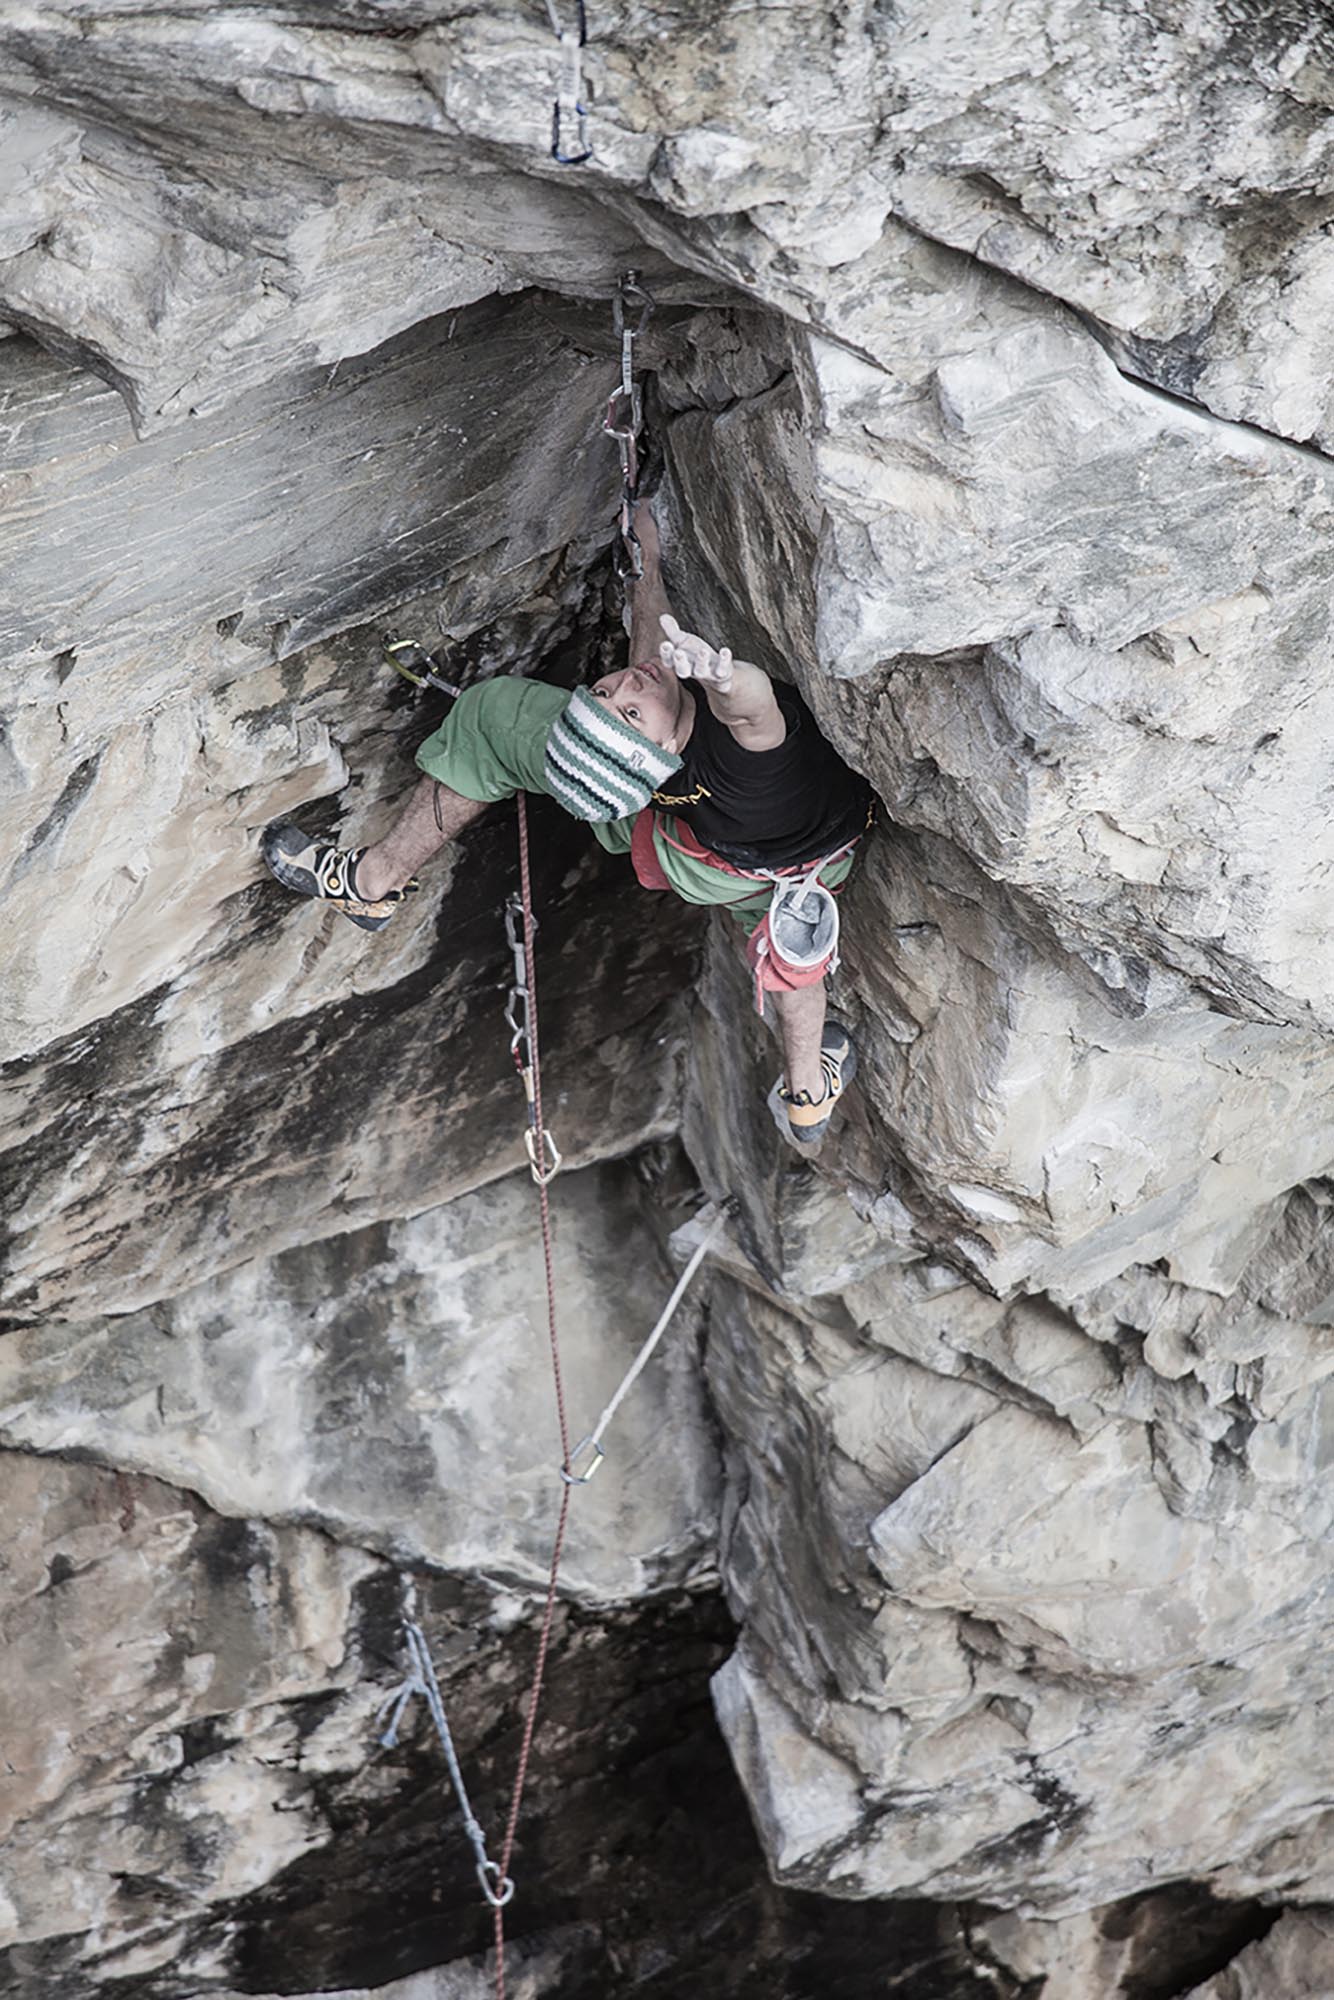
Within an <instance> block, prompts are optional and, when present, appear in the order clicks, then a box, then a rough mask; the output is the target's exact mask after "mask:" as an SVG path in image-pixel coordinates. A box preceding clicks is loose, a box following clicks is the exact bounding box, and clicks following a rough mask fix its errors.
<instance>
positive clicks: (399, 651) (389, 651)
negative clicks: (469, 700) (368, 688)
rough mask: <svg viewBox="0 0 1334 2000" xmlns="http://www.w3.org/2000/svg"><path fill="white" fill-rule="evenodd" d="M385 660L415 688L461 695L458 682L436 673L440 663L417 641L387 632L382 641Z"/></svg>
mask: <svg viewBox="0 0 1334 2000" xmlns="http://www.w3.org/2000/svg"><path fill="white" fill-rule="evenodd" d="M381 643H382V645H383V648H384V656H385V659H386V660H387V661H388V662H389V665H390V666H391V667H392V668H393V670H394V672H395V673H396V674H402V676H403V678H404V680H405V681H411V683H412V685H413V687H433V688H439V689H440V690H441V692H442V693H444V694H452V695H460V694H462V693H463V689H462V688H461V687H460V686H459V685H458V683H457V681H447V680H445V679H444V677H443V676H442V675H440V674H438V673H437V672H436V668H437V667H438V666H439V664H440V662H439V661H438V660H437V658H436V656H435V654H434V653H428V652H427V650H426V648H425V646H419V645H418V644H417V641H416V640H415V639H399V638H396V637H395V636H394V634H393V633H392V632H386V633H385V635H384V638H383V640H382V642H381Z"/></svg>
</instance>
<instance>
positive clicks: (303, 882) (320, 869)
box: [260, 820, 417, 931]
mask: <svg viewBox="0 0 1334 2000" xmlns="http://www.w3.org/2000/svg"><path fill="white" fill-rule="evenodd" d="M260 852H261V853H262V855H263V856H264V859H265V861H266V862H267V864H268V866H269V869H270V871H271V872H272V873H273V874H274V875H276V876H277V878H278V880H279V881H280V882H281V883H282V885H283V887H284V889H292V890H294V891H295V892H296V894H297V895H298V896H314V897H316V898H318V900H319V901H320V902H322V903H329V904H331V905H332V907H333V908H334V909H335V910H341V912H342V914H343V915H344V916H345V917H347V918H348V919H349V920H350V921H351V922H352V923H354V924H356V925H357V927H358V928H359V929H360V930H363V931H382V930H383V929H384V927H385V925H386V924H387V923H388V922H389V919H390V918H391V917H392V916H393V914H394V911H395V910H396V909H397V908H398V906H399V904H400V903H401V902H402V901H403V900H404V898H405V897H406V896H407V895H408V894H409V892H410V891H411V890H413V889H415V888H416V887H417V881H416V877H415V876H414V878H413V880H412V881H411V882H409V883H408V885H407V888H405V889H391V890H390V891H389V894H388V895H387V896H381V897H380V899H379V901H378V902H375V903H368V902H367V901H366V899H365V898H364V897H362V896H359V895H358V894H357V889H356V882H357V863H358V862H359V861H360V859H361V857H362V855H363V854H364V853H365V852H366V850H365V848H364V847H358V848H357V849H356V850H355V852H353V853H348V851H347V850H346V849H345V848H342V847H334V846H325V845H323V844H322V843H320V842H318V841H314V840H312V839H311V838H310V835H309V834H306V833H303V832H302V831H301V828H300V827H299V826H294V825H293V824H292V822H291V821H290V820H285V821H283V822H281V823H280V824H279V825H277V826H269V827H266V828H265V829H264V837H263V839H262V840H261V842H260Z"/></svg>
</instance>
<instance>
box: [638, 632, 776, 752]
mask: <svg viewBox="0 0 1334 2000" xmlns="http://www.w3.org/2000/svg"><path fill="white" fill-rule="evenodd" d="M662 629H663V632H664V634H665V637H664V638H663V640H662V643H661V645H660V646H659V648H658V655H659V658H660V659H661V660H662V663H663V665H664V666H666V667H670V668H671V669H672V672H673V673H675V674H678V675H679V676H680V678H681V679H682V680H683V681H686V680H693V681H696V682H697V683H698V684H699V686H700V687H701V688H702V689H703V691H704V699H705V700H706V701H707V702H708V704H709V707H710V708H711V709H712V710H713V713H714V714H715V715H716V716H717V718H718V720H719V722H721V723H723V724H724V725H725V726H726V728H728V729H730V730H731V732H732V734H733V736H735V738H736V740H737V742H738V743H739V744H740V745H741V747H742V749H743V750H776V749H777V748H778V746H779V744H780V743H781V742H783V740H784V738H785V737H786V735H787V722H786V720H785V719H784V716H783V711H782V709H781V708H780V707H779V706H778V698H777V696H776V695H775V694H774V687H773V682H772V681H771V680H770V679H769V676H768V674H766V673H765V671H764V669H763V667H755V666H752V665H751V663H750V661H749V660H734V659H733V658H732V655H731V653H730V652H729V651H728V650H727V647H726V646H724V647H723V648H722V649H721V651H719V652H715V651H714V649H713V647H712V646H711V645H710V644H709V643H708V641H707V639H700V638H698V637H697V636H696V635H695V633H693V632H683V631H682V630H681V627H680V626H679V625H678V624H677V622H676V620H675V619H674V618H673V617H672V615H671V613H670V612H667V613H665V614H664V616H663V619H662Z"/></svg>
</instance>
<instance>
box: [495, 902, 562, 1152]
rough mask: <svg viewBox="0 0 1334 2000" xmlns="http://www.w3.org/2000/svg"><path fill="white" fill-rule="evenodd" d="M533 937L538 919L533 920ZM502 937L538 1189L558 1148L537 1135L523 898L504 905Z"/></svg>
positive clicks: (508, 1013) (545, 1133)
mask: <svg viewBox="0 0 1334 2000" xmlns="http://www.w3.org/2000/svg"><path fill="white" fill-rule="evenodd" d="M532 930H533V933H534V935H535V934H536V931H537V919H536V917H534V918H533V920H532ZM505 936H506V938H507V940H508V942H509V948H510V951H511V953H512V954H513V957H514V983H513V985H512V986H511V987H510V990H509V998H508V999H507V1000H506V1002H505V1021H506V1024H507V1025H508V1027H509V1031H510V1054H511V1055H512V1056H513V1058H514V1067H515V1069H516V1070H518V1072H519V1078H520V1081H521V1082H522V1084H523V1094H524V1099H525V1101H526V1103H527V1107H528V1126H527V1129H526V1131H525V1132H524V1135H523V1143H524V1150H525V1151H526V1153H527V1155H528V1166H529V1169H530V1171H531V1173H532V1176H533V1179H534V1180H535V1181H536V1182H537V1185H538V1186H539V1187H546V1186H547V1185H548V1184H549V1183H550V1182H551V1181H554V1180H555V1178H556V1176H557V1174H558V1173H559V1172H560V1170H561V1155H560V1148H559V1147H558V1146H557V1144H556V1141H555V1139H554V1138H553V1137H552V1135H551V1132H550V1130H549V1128H548V1127H547V1126H545V1125H544V1126H543V1127H542V1130H541V1134H540V1136H539V1133H538V1124H537V1097H536V1092H535V1089H534V1080H533V1047H532V1038H531V1035H530V1032H529V1004H528V1003H529V994H530V982H529V978H528V952H527V949H526V946H525V943H524V921H523V898H522V896H519V895H513V896H511V897H510V898H509V900H508V901H507V902H506V904H505Z"/></svg>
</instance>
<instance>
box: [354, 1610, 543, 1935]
mask: <svg viewBox="0 0 1334 2000" xmlns="http://www.w3.org/2000/svg"><path fill="white" fill-rule="evenodd" d="M403 1633H404V1638H405V1640H406V1642H407V1651H408V1662H409V1670H408V1673H407V1676H406V1678H405V1679H404V1681H403V1683H402V1685H401V1686H400V1687H397V1688H395V1690H394V1692H393V1693H392V1694H391V1695H390V1696H389V1697H388V1698H387V1699H386V1700H385V1701H384V1702H383V1703H382V1704H381V1707H380V1720H381V1722H383V1721H384V1718H385V1716H386V1715H389V1724H388V1727H387V1728H386V1729H384V1730H383V1731H382V1732H381V1735H380V1741H381V1743H383V1745H384V1747H385V1749H386V1750H392V1749H394V1747H395V1746H396V1744H397V1742H398V1729H399V1724H400V1723H401V1722H402V1720H403V1711H404V1709H405V1708H406V1707H407V1705H408V1703H409V1702H410V1701H411V1700H412V1697H413V1696H414V1695H417V1694H419V1695H420V1696H421V1697H422V1699H423V1700H424V1701H425V1703H426V1706H427V1708H428V1709H429V1710H430V1714H431V1720H432V1722H433V1723H434V1724H435V1733H436V1735H437V1736H438V1737H439V1738H440V1747H441V1749H442V1750H443V1751H444V1753H445V1763H446V1765H447V1766H448V1769H449V1780H450V1783H451V1784H452V1785H453V1787H454V1796H455V1798H456V1799H457V1800H458V1806H459V1813H460V1815H461V1817H462V1820H463V1831H464V1832H465V1833H466V1835H467V1836H468V1842H469V1845H470V1846H471V1848H472V1851H473V1857H474V1859H475V1861H476V1863H477V1880H478V1881H479V1882H480V1883H481V1885H482V1894H483V1895H484V1896H485V1897H486V1900H487V1902H488V1903H489V1904H490V1905H491V1907H492V1909H493V1910H503V1909H504V1907H505V1905H506V1903H508V1902H509V1900H510V1898H511V1897H512V1896H513V1894H514V1883H513V1882H512V1881H511V1879H510V1877H509V1876H508V1875H504V1874H502V1873H501V1868H500V1863H499V1862H498V1861H493V1860H492V1859H491V1857H490V1856H489V1854H488V1853H487V1851H486V1835H485V1834H484V1833H483V1832H482V1829H481V1826H480V1824H479V1822H478V1819H477V1815H476V1813H475V1812H474V1811H473V1809H472V1801H471V1799H470V1798H469V1797H468V1788H467V1786H466V1785H465V1784H464V1782H463V1772H462V1770H461V1768H460V1766H459V1758H458V1752H457V1750H456V1749H455V1748H454V1738H453V1736H452V1735H451V1733H450V1728H449V1721H448V1718H447V1717H446V1715H445V1704H444V1699H443V1697H442V1696H441V1693H440V1683H439V1681H438V1680H437V1679H436V1673H435V1666H434V1664H433V1662H432V1660H431V1649H430V1647H429V1646H428V1645H427V1643H426V1634H425V1633H424V1632H423V1631H422V1628H421V1626H420V1625H418V1624H415V1623H413V1622H408V1623H407V1624H405V1625H404V1628H403ZM391 1709H392V1710H393V1713H392V1715H390V1714H389V1711H390V1710H391Z"/></svg>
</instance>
